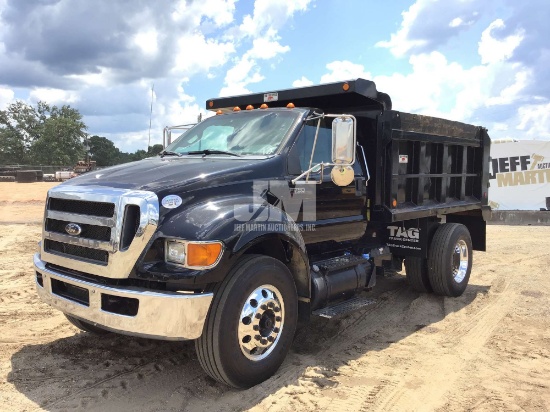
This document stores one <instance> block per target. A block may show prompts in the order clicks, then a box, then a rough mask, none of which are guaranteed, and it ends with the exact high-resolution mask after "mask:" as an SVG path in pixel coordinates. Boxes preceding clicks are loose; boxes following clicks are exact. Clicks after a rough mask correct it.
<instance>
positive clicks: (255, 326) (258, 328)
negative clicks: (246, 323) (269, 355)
mask: <svg viewBox="0 0 550 412" xmlns="http://www.w3.org/2000/svg"><path fill="white" fill-rule="evenodd" d="M252 329H254V330H260V327H259V326H258V325H254V326H252Z"/></svg>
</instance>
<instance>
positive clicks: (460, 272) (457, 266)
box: [453, 239, 468, 283]
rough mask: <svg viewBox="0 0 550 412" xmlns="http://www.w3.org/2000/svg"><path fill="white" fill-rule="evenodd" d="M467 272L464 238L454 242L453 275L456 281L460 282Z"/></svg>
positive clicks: (466, 248)
mask: <svg viewBox="0 0 550 412" xmlns="http://www.w3.org/2000/svg"><path fill="white" fill-rule="evenodd" d="M467 272H468V247H467V245H466V242H465V241H464V240H462V239H461V240H459V241H458V242H456V245H455V249H454V253H453V277H454V280H455V282H456V283H460V282H462V281H463V280H464V278H465V277H466V273H467Z"/></svg>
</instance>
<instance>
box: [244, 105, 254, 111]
mask: <svg viewBox="0 0 550 412" xmlns="http://www.w3.org/2000/svg"><path fill="white" fill-rule="evenodd" d="M246 110H254V106H252V105H251V104H249V105H248V106H246Z"/></svg>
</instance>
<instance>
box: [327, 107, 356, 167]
mask: <svg viewBox="0 0 550 412" xmlns="http://www.w3.org/2000/svg"><path fill="white" fill-rule="evenodd" d="M355 139H356V137H355V118H354V117H353V116H350V115H342V116H338V117H336V118H335V119H334V120H333V122H332V163H334V164H336V165H347V166H350V165H352V164H353V163H355Z"/></svg>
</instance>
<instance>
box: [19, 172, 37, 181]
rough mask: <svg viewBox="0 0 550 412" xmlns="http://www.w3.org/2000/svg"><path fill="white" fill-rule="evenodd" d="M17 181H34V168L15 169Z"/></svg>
mask: <svg viewBox="0 0 550 412" xmlns="http://www.w3.org/2000/svg"><path fill="white" fill-rule="evenodd" d="M15 180H17V183H32V182H36V172H35V171H34V170H23V171H17V177H16V179H15Z"/></svg>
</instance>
